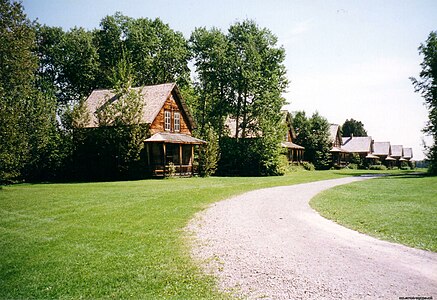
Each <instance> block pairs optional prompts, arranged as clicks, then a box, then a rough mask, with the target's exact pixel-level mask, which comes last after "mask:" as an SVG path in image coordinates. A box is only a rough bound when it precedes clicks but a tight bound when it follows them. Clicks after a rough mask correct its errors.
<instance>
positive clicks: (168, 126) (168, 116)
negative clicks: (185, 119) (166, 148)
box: [164, 110, 171, 131]
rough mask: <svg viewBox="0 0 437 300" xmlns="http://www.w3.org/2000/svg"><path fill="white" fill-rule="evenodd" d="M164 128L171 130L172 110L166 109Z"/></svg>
mask: <svg viewBox="0 0 437 300" xmlns="http://www.w3.org/2000/svg"><path fill="white" fill-rule="evenodd" d="M164 130H165V131H170V130H171V112H169V111H168V110H166V111H164Z"/></svg>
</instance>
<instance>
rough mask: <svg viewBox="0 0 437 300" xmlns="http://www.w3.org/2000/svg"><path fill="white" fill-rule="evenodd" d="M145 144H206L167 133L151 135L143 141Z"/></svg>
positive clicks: (178, 134) (193, 138)
mask: <svg viewBox="0 0 437 300" xmlns="http://www.w3.org/2000/svg"><path fill="white" fill-rule="evenodd" d="M145 142H158V143H159V142H166V143H174V144H194V145H200V144H206V142H205V141H203V140H200V139H197V138H195V137H192V136H189V135H186V134H183V133H169V132H158V133H155V134H154V135H152V136H151V137H150V138H148V139H147V140H145Z"/></svg>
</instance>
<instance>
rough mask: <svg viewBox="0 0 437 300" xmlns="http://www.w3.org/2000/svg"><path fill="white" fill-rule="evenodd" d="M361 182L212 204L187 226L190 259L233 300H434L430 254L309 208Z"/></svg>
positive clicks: (436, 288)
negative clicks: (322, 195)
mask: <svg viewBox="0 0 437 300" xmlns="http://www.w3.org/2000/svg"><path fill="white" fill-rule="evenodd" d="M363 179H364V178H342V179H334V180H326V181H319V182H313V183H307V184H299V185H293V186H286V187H277V188H269V189H263V190H257V191H252V192H249V193H246V194H243V195H240V196H237V197H234V198H231V199H229V200H225V201H222V202H218V203H216V204H214V205H212V206H211V207H210V208H208V209H207V210H205V211H203V212H201V213H199V214H198V215H197V216H196V217H195V218H194V219H193V220H192V221H191V222H190V224H189V225H188V228H187V230H188V231H189V232H190V233H191V234H192V235H193V239H194V240H193V245H192V246H193V248H192V249H193V250H192V252H193V257H194V258H195V259H196V260H197V261H199V262H200V263H201V265H202V266H204V268H205V272H207V273H209V274H214V275H215V276H217V278H218V282H219V285H220V288H221V289H223V290H226V291H230V292H231V293H233V295H235V296H236V297H243V298H249V299H259V298H266V299H400V297H434V299H437V254H436V253H432V252H427V251H422V250H417V249H412V248H409V247H406V246H402V245H398V244H392V243H389V242H385V241H380V240H377V239H375V238H372V237H369V236H366V235H364V234H360V233H358V232H356V231H353V230H350V229H347V228H344V227H342V226H340V225H338V224H336V223H334V222H332V221H329V220H327V219H325V218H323V217H321V216H320V215H318V214H317V213H316V212H315V211H314V210H312V209H311V208H310V206H309V205H308V201H309V200H310V199H311V198H312V197H314V196H315V195H316V194H317V193H319V192H321V191H323V190H325V189H328V188H331V187H334V186H336V185H340V184H346V183H350V182H353V181H357V180H363ZM401 299H402V298H401ZM410 299H412V298H410ZM429 299H431V298H429Z"/></svg>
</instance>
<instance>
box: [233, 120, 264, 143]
mask: <svg viewBox="0 0 437 300" xmlns="http://www.w3.org/2000/svg"><path fill="white" fill-rule="evenodd" d="M239 120H240V121H239V122H238V127H239V129H238V137H239V138H242V137H243V129H242V127H241V123H242V122H243V118H241V117H240V118H239ZM255 125H256V122H255V121H252V122H249V124H247V126H246V132H245V135H246V138H256V137H260V136H262V132H261V131H257V132H256V131H254V130H253V127H255ZM225 128H226V129H227V130H228V131H229V137H232V138H234V137H235V134H236V133H237V119H236V118H233V117H231V116H228V117H227V118H226V120H225Z"/></svg>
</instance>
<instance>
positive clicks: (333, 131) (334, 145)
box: [329, 124, 346, 166]
mask: <svg viewBox="0 0 437 300" xmlns="http://www.w3.org/2000/svg"><path fill="white" fill-rule="evenodd" d="M329 139H330V140H331V150H330V152H331V155H332V162H333V164H334V165H336V166H340V165H342V161H343V160H344V156H345V153H346V152H345V150H343V149H342V148H341V145H342V139H341V130H340V125H338V124H331V125H330V126H329Z"/></svg>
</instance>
